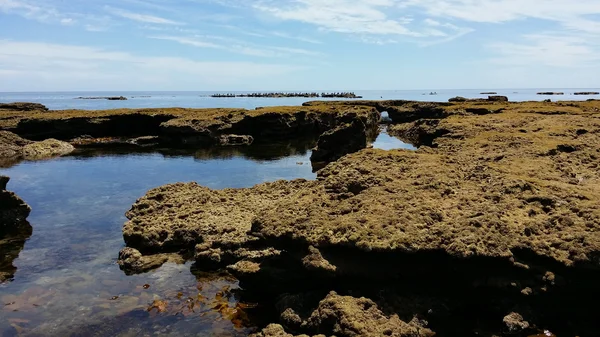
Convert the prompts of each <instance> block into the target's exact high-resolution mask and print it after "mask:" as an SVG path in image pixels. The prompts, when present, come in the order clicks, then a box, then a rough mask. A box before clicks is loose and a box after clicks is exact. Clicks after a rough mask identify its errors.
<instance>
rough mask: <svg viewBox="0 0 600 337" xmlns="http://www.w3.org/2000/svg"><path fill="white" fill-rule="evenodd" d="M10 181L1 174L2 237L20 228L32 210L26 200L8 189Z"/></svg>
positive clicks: (0, 211) (0, 220)
mask: <svg viewBox="0 0 600 337" xmlns="http://www.w3.org/2000/svg"><path fill="white" fill-rule="evenodd" d="M8 181H9V178H8V177H6V176H0V237H3V236H4V235H6V234H7V233H11V232H14V231H16V230H18V227H19V226H21V225H22V224H24V223H25V221H26V219H27V217H28V216H29V213H30V212H31V207H29V205H27V204H26V203H25V201H23V200H22V199H21V198H19V197H18V196H17V195H16V194H15V193H13V192H10V191H7V190H6V184H7V183H8Z"/></svg>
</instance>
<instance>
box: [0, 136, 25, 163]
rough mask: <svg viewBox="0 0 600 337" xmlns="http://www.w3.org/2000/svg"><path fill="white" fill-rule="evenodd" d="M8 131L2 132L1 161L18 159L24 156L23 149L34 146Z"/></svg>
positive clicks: (0, 144) (0, 143)
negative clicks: (26, 146)
mask: <svg viewBox="0 0 600 337" xmlns="http://www.w3.org/2000/svg"><path fill="white" fill-rule="evenodd" d="M32 143H33V142H32V141H29V140H27V139H23V138H21V137H19V136H17V135H16V134H14V133H12V132H8V131H0V159H13V158H14V159H18V158H21V157H22V156H23V147H24V146H25V145H29V144H32Z"/></svg>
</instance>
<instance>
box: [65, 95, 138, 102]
mask: <svg viewBox="0 0 600 337" xmlns="http://www.w3.org/2000/svg"><path fill="white" fill-rule="evenodd" d="M75 99H106V100H109V101H126V100H127V97H125V96H109V97H77V98H75Z"/></svg>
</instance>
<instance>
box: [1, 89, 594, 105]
mask: <svg viewBox="0 0 600 337" xmlns="http://www.w3.org/2000/svg"><path fill="white" fill-rule="evenodd" d="M342 91H347V90H338V91H335V90H311V91H310V92H318V93H321V92H328V93H331V92H342ZM489 91H492V92H497V93H498V95H504V96H508V98H509V100H511V101H515V102H520V101H540V100H544V99H552V100H553V101H555V100H587V99H590V98H598V99H600V95H598V96H576V95H573V93H575V92H580V91H600V89H598V88H595V89H594V88H592V89H590V88H585V89H579V88H577V89H573V88H571V89H564V88H562V89H561V88H558V89H556V88H555V89H502V90H493V89H456V90H356V91H354V93H355V94H356V95H359V96H363V99H404V100H415V101H435V102H446V101H448V99H449V98H452V97H456V96H462V97H467V98H484V97H487V96H488V95H482V94H481V93H482V92H489ZM542 91H543V92H548V91H550V92H564V93H565V94H564V95H560V96H558V95H554V96H545V95H537V94H536V93H537V92H542ZM250 92H253V91H230V92H223V91H219V92H217V91H128V92H127V91H119V92H117V91H114V92H113V91H97V92H90V91H88V92H75V91H73V92H0V103H7V102H35V103H41V104H44V105H45V106H47V107H48V108H50V109H52V110H64V109H83V110H98V109H117V108H167V107H182V108H246V109H254V108H256V107H264V106H280V105H301V104H302V103H304V102H306V101H311V100H315V99H313V98H304V97H293V98H248V97H235V98H213V97H211V95H213V94H228V93H231V94H244V93H250ZM262 92H268V91H262ZM432 93H434V94H433V95H432ZM99 96H100V97H104V96H124V97H127V100H126V101H108V100H87V99H76V98H77V97H99ZM319 99H321V100H328V99H322V98H319ZM333 100H340V99H333Z"/></svg>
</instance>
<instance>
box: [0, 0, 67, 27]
mask: <svg viewBox="0 0 600 337" xmlns="http://www.w3.org/2000/svg"><path fill="white" fill-rule="evenodd" d="M0 12H3V13H9V14H17V15H20V16H22V17H25V18H27V19H30V20H36V21H40V22H45V23H59V24H64V25H70V24H73V23H74V21H75V19H74V18H73V17H70V16H69V15H68V14H65V13H61V12H60V11H59V10H58V9H56V8H55V7H53V6H50V5H47V4H44V3H39V2H32V1H23V0H0Z"/></svg>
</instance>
